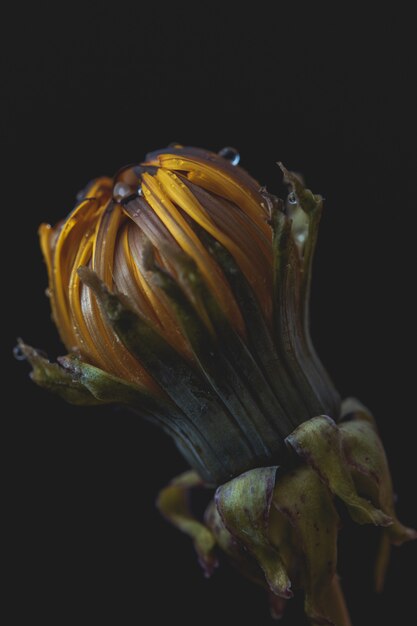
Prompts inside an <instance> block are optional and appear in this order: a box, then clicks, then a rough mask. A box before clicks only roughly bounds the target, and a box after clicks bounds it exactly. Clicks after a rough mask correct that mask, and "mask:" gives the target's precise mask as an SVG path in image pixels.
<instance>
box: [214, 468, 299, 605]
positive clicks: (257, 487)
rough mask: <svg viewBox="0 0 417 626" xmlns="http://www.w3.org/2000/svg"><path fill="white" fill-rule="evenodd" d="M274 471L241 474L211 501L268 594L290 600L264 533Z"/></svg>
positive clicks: (281, 567)
mask: <svg viewBox="0 0 417 626" xmlns="http://www.w3.org/2000/svg"><path fill="white" fill-rule="evenodd" d="M276 471H277V468H276V467H263V468H258V469H254V470H250V471H249V472H245V473H244V474H242V475H241V476H238V477H237V478H234V479H233V480H231V481H229V482H228V483H226V484H225V485H222V486H221V487H219V488H218V489H217V491H216V496H215V499H216V505H217V508H218V510H219V513H220V516H221V518H222V521H223V523H224V525H225V526H226V528H227V530H228V531H229V532H230V533H231V534H232V535H233V537H234V538H235V539H236V540H237V541H239V542H240V543H242V545H243V546H244V547H245V548H246V549H247V550H248V551H249V553H250V554H251V555H252V556H253V557H254V558H255V560H256V561H257V563H258V564H259V565H260V567H261V568H262V570H263V572H264V574H265V578H266V581H267V583H268V585H269V587H270V588H271V591H273V593H275V594H276V595H279V596H282V597H283V598H290V597H291V596H292V591H291V582H290V580H289V578H288V574H287V572H286V570H285V567H284V564H283V562H282V559H281V556H280V554H279V552H278V550H277V548H276V547H274V546H273V545H272V543H271V541H270V538H269V532H268V519H269V511H270V508H271V503H272V496H273V491H274V485H275V475H276Z"/></svg>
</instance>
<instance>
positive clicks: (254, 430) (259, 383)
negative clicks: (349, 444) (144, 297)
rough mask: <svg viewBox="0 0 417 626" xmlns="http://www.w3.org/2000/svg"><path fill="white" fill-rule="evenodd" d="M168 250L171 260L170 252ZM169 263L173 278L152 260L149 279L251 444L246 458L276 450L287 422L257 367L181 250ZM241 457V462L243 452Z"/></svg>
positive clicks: (264, 458)
mask: <svg viewBox="0 0 417 626" xmlns="http://www.w3.org/2000/svg"><path fill="white" fill-rule="evenodd" d="M170 256H171V260H172V259H173V258H174V255H173V254H171V255H170ZM175 267H176V269H177V274H178V282H177V281H176V280H174V279H173V278H172V276H170V275H169V274H168V273H166V272H164V271H163V270H161V269H160V268H158V267H157V266H156V265H155V264H154V265H153V266H152V267H151V266H149V271H150V274H151V276H152V278H151V280H152V282H153V283H154V284H155V285H157V286H158V287H159V288H161V289H162V290H163V291H164V293H165V294H166V295H167V296H168V297H169V299H170V301H171V306H172V308H173V310H174V311H175V314H176V316H177V319H178V322H179V324H180V326H181V329H182V332H183V333H184V335H185V336H186V337H187V339H188V341H189V344H190V346H191V348H192V350H193V353H194V355H195V357H196V359H197V361H198V363H199V365H200V368H201V370H202V372H203V373H204V375H205V377H206V378H207V380H208V381H209V383H210V385H211V386H212V387H213V389H214V390H215V392H216V394H218V396H219V398H220V399H221V401H222V402H223V403H224V405H225V406H226V407H227V408H228V410H229V411H230V413H231V414H232V416H233V418H234V420H235V423H236V424H238V425H239V428H240V429H241V435H240V436H241V437H242V438H244V439H245V440H246V442H247V445H248V447H249V449H250V450H251V462H252V464H253V462H255V461H256V462H258V463H261V462H263V461H267V460H268V459H269V458H270V457H271V456H274V455H277V454H281V455H282V454H283V453H285V447H284V446H283V439H284V437H285V435H286V434H287V433H288V432H289V431H291V423H290V422H289V421H288V418H287V416H286V415H285V413H284V412H283V410H282V408H281V406H280V405H279V403H278V401H277V399H276V397H275V396H274V395H273V393H272V391H271V389H270V387H269V384H268V382H267V380H266V379H265V377H264V376H263V374H262V371H261V369H260V368H259V366H258V364H257V363H256V361H255V360H254V359H253V356H252V355H251V354H250V352H249V351H248V350H247V348H246V346H245V345H244V344H243V342H242V340H241V338H240V337H239V336H238V335H237V333H236V332H235V331H234V329H233V328H232V327H231V325H230V324H229V322H228V320H227V319H226V317H225V316H224V314H223V312H222V311H221V309H220V307H219V306H218V304H217V302H216V301H215V299H214V298H213V296H212V295H211V293H210V290H209V289H208V288H207V287H206V285H205V282H204V279H203V277H202V276H201V274H200V272H199V271H198V268H197V267H196V265H195V263H194V262H193V261H192V260H191V259H190V258H189V257H187V256H186V255H179V254H176V255H175ZM180 285H181V286H180ZM186 293H191V294H192V297H193V301H194V302H198V303H200V304H201V305H202V306H203V307H204V309H205V310H206V311H207V312H208V317H209V321H210V323H211V324H212V327H213V329H214V332H215V333H216V335H215V336H213V335H212V334H211V333H210V332H209V330H208V329H207V328H206V326H205V324H204V322H203V321H202V319H201V317H200V316H199V315H198V314H197V311H196V310H195V309H194V307H193V305H192V304H191V303H190V301H189V300H188V299H187V297H186V295H185V294H186ZM241 463H242V464H243V463H245V459H244V457H243V456H242V457H241ZM249 464H250V463H249ZM247 467H248V464H246V467H245V466H244V465H242V466H240V467H239V466H236V472H235V473H236V474H239V473H241V472H242V471H244V470H245V469H247Z"/></svg>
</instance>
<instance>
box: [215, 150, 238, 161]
mask: <svg viewBox="0 0 417 626" xmlns="http://www.w3.org/2000/svg"><path fill="white" fill-rule="evenodd" d="M217 154H218V155H219V156H221V157H223V159H226V161H229V163H230V164H231V165H238V164H239V161H240V154H239V152H238V151H237V150H236V148H231V147H230V146H226V147H225V148H222V149H221V150H219V152H218V153H217Z"/></svg>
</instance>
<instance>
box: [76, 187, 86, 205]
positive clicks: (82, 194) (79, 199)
mask: <svg viewBox="0 0 417 626" xmlns="http://www.w3.org/2000/svg"><path fill="white" fill-rule="evenodd" d="M85 196H86V190H85V189H81V191H79V192H78V193H77V195H76V196H75V199H76V201H77V202H82V201H83V200H84V198H85Z"/></svg>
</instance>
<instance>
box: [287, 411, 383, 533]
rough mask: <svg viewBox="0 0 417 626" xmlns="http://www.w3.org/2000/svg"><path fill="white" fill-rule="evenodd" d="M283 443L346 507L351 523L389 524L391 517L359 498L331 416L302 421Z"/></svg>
mask: <svg viewBox="0 0 417 626" xmlns="http://www.w3.org/2000/svg"><path fill="white" fill-rule="evenodd" d="M286 441H287V443H288V445H289V446H291V447H292V448H293V449H294V450H295V452H296V453H297V454H298V455H299V456H300V457H301V458H302V459H303V460H304V461H305V462H306V463H308V464H309V465H310V466H311V467H312V468H313V469H314V470H315V471H316V472H317V473H318V475H319V476H320V479H321V480H322V481H323V482H324V483H325V484H326V485H328V487H329V489H330V490H331V492H332V493H334V494H335V495H337V496H338V497H339V498H340V499H341V500H342V501H343V502H344V503H345V504H346V506H347V508H348V510H349V513H350V515H351V517H352V519H353V520H354V521H356V522H358V523H359V524H367V523H372V524H375V525H377V526H388V525H389V524H392V519H391V517H389V516H388V515H386V514H385V513H384V512H383V511H381V510H380V509H378V508H376V507H375V506H374V505H373V504H372V503H371V502H370V501H369V500H366V499H365V498H363V497H361V496H359V495H358V493H357V491H356V487H355V484H354V481H353V478H352V476H351V474H350V471H349V467H348V464H347V460H346V457H345V453H344V450H343V439H342V434H341V431H340V430H339V428H338V427H337V425H336V424H335V422H334V421H333V420H332V419H331V418H330V417H327V416H326V415H321V416H319V417H314V418H312V419H310V420H308V421H307V422H304V424H301V425H300V426H298V427H297V428H296V429H295V431H294V432H293V433H291V435H289V436H288V437H287V439H286Z"/></svg>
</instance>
